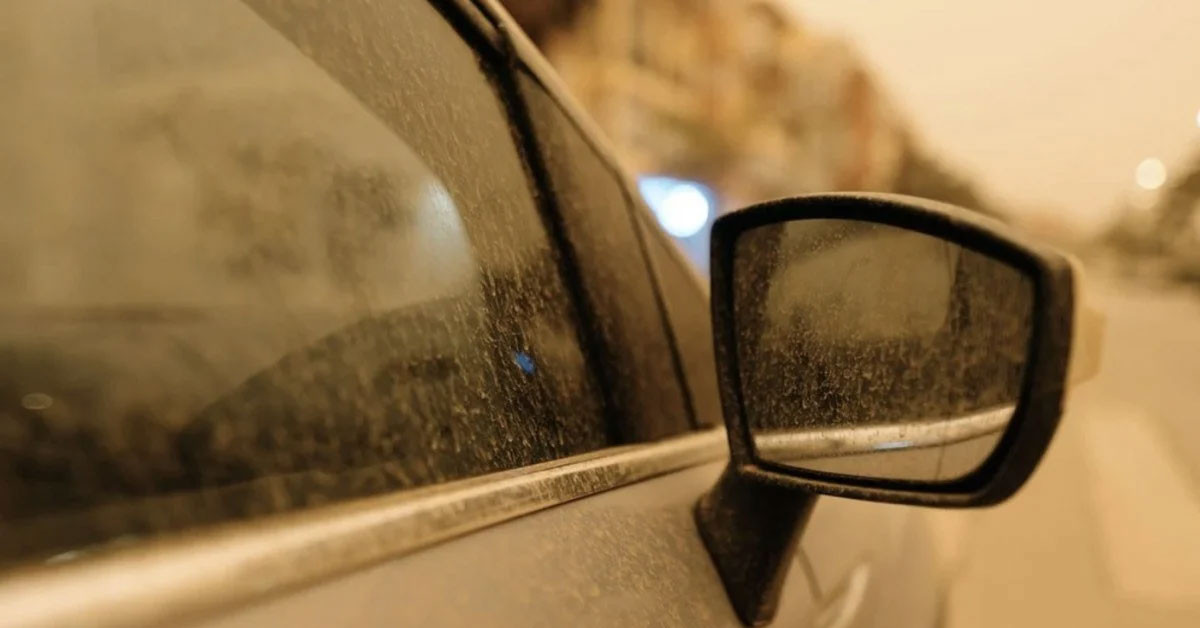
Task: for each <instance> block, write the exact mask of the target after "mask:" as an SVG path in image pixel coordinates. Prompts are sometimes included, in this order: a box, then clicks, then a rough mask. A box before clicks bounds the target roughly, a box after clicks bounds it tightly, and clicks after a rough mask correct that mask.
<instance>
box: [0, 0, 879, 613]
mask: <svg viewBox="0 0 1200 628" xmlns="http://www.w3.org/2000/svg"><path fill="white" fill-rule="evenodd" d="M5 10H6V11H8V12H9V16H8V17H10V18H12V19H11V20H10V21H9V23H11V24H17V25H19V26H18V27H17V28H16V29H15V31H16V32H17V33H18V34H19V35H20V36H21V39H19V40H18V41H21V42H22V45H21V46H18V47H17V52H19V53H20V54H17V55H14V56H12V57H10V58H9V62H8V63H9V64H10V65H11V66H12V68H13V69H14V70H15V75H16V76H18V77H19V78H18V82H17V85H18V89H16V90H14V91H13V92H12V93H10V94H9V95H8V96H6V97H5V98H6V99H7V101H6V102H5V101H0V102H5V104H6V106H5V109H6V110H8V111H9V112H13V113H14V114H19V118H20V120H21V125H20V126H16V125H13V126H10V127H9V128H8V129H7V130H6V133H5V137H6V138H9V139H8V140H7V141H10V142H12V146H11V148H12V150H9V151H6V154H8V155H10V156H11V155H18V154H19V155H24V156H26V157H27V159H25V160H20V161H15V160H11V159H10V160H9V161H8V162H6V163H5V164H4V167H5V168H6V169H7V170H8V174H9V175H10V176H9V177H8V180H11V181H17V182H19V183H18V184H15V185H14V186H13V188H12V189H13V190H14V195H13V197H14V198H15V199H17V201H16V202H17V205H15V207H18V208H26V209H29V208H35V207H36V208H40V209H42V210H47V211H48V214H49V215H42V214H38V213H37V212H35V211H33V210H32V209H29V211H11V212H9V213H7V214H6V215H5V218H4V219H5V220H6V221H9V224H8V225H7V227H8V228H6V229H5V230H4V232H5V234H6V240H5V241H4V251H5V253H6V255H7V256H8V260H9V261H10V262H11V263H10V264H9V265H7V268H9V269H10V271H9V273H8V275H7V276H6V281H8V282H9V285H8V286H6V288H7V290H6V294H7V295H8V297H9V299H8V302H7V303H6V307H5V309H6V311H7V316H6V321H7V322H6V325H5V327H6V330H7V331H6V336H7V338H6V339H5V341H4V343H3V347H4V351H5V355H6V360H5V361H4V362H5V364H6V367H5V368H6V370H7V371H8V372H7V374H6V376H5V377H4V378H3V379H4V380H5V386H6V387H7V389H8V390H6V394H5V397H6V400H5V403H6V404H8V405H9V406H10V407H9V408H8V410H7V412H6V414H5V420H6V425H5V434H4V438H5V442H4V448H3V455H4V459H5V464H4V466H3V468H4V469H5V470H6V472H5V479H4V486H5V491H4V493H5V495H6V498H5V505H4V516H3V522H4V523H3V525H4V528H5V531H4V534H3V535H2V536H0V538H3V539H5V541H4V542H3V545H2V549H3V557H4V559H5V562H6V563H8V564H9V565H10V566H11V569H10V570H9V573H8V574H6V575H5V576H3V581H2V582H0V599H3V600H4V604H3V606H4V608H6V609H13V610H12V611H11V615H10V618H12V620H13V621H14V622H15V623H17V624H28V625H61V624H62V623H81V622H82V623H90V624H98V625H126V624H156V623H168V624H171V623H175V622H177V621H180V620H184V619H187V620H189V621H199V622H201V623H211V624H212V625H231V626H232V625H264V624H267V625H272V624H285V623H286V624H300V625H327V624H329V623H334V622H343V623H352V624H357V625H371V624H375V623H379V624H388V625H394V624H396V623H401V624H404V623H410V622H411V623H415V622H417V621H421V622H423V623H431V624H434V625H461V624H479V623H485V624H486V623H490V624H501V625H531V624H532V625H561V624H563V623H572V624H585V625H612V624H614V623H633V624H635V625H640V624H681V625H691V624H699V625H737V624H738V620H737V618H736V616H735V615H734V614H733V611H732V609H731V608H730V606H729V604H728V601H727V599H726V597H725V594H724V590H723V588H722V585H721V582H720V579H719V578H718V576H717V574H716V572H715V570H714V569H713V567H712V564H711V561H710V560H709V558H708V555H707V553H706V551H705V549H704V547H703V545H702V544H701V542H700V540H699V537H698V536H697V534H696V530H695V526H694V523H693V521H692V514H691V513H692V506H693V505H694V503H695V501H696V499H697V498H698V497H699V495H700V494H701V493H702V492H703V491H704V490H705V489H706V488H707V487H708V486H710V485H711V483H712V481H713V480H714V478H715V477H716V475H717V473H718V472H719V470H720V466H721V464H722V462H721V460H722V459H723V455H724V453H723V452H724V447H723V435H722V434H721V433H720V432H719V430H715V429H706V428H709V427H710V426H713V425H716V424H718V421H719V414H718V413H719V407H718V406H717V405H716V401H715V400H716V397H715V392H716V391H715V384H713V383H712V382H713V381H714V380H713V379H712V377H711V363H706V362H705V360H706V359H709V360H710V359H711V344H710V342H709V339H708V338H703V337H702V336H703V335H704V329H705V324H706V323H705V320H706V319H705V318H704V317H702V316H695V315H694V313H692V312H690V308H692V307H695V306H693V305H688V304H687V301H682V300H680V298H679V297H678V294H676V295H675V296H672V294H673V291H674V292H675V293H678V292H680V291H682V292H684V293H689V294H692V293H693V291H694V289H695V286H694V285H691V286H689V285H688V284H686V283H680V280H679V278H678V277H676V278H675V280H672V279H670V273H671V272H678V270H679V269H675V270H671V269H670V268H667V267H666V265H665V264H663V263H661V261H660V262H658V263H652V262H651V261H649V260H648V258H647V252H648V250H647V248H648V249H649V252H650V253H653V254H654V255H659V254H658V253H654V250H655V247H661V246H662V244H663V242H662V241H661V239H659V236H658V235H655V234H654V233H652V232H651V231H649V230H648V225H647V224H645V223H643V222H641V220H642V215H641V214H639V213H638V211H637V208H636V206H635V205H634V204H633V202H632V199H631V196H630V188H629V186H628V185H627V184H626V183H625V182H624V181H623V180H622V178H621V176H620V175H619V173H618V172H617V171H616V170H615V169H614V166H613V165H612V162H611V159H609V158H608V157H607V156H606V155H605V154H604V151H603V149H602V148H600V147H599V146H598V140H597V139H596V137H595V136H594V134H591V133H589V132H587V131H586V129H585V128H584V127H586V122H584V121H582V120H581V119H580V116H579V115H578V114H577V113H574V112H573V111H572V110H571V108H570V107H569V106H566V105H563V104H562V102H561V100H562V97H561V95H560V94H558V93H557V92H556V89H555V88H554V87H553V79H552V78H550V77H549V76H548V75H547V74H546V73H545V72H544V70H542V69H540V66H539V63H538V60H537V58H536V56H535V54H534V53H532V52H531V51H529V50H526V49H524V48H523V46H524V44H522V43H521V40H520V37H519V35H517V34H515V33H513V32H512V31H508V32H507V37H506V32H505V29H503V28H501V29H497V28H496V27H495V25H496V21H497V20H503V19H504V18H503V16H502V15H499V14H498V13H495V12H494V8H492V7H491V6H490V5H485V6H484V7H482V9H479V8H477V7H474V6H472V5H468V4H465V3H428V4H427V3H425V2H407V3H403V2H396V3H371V2H357V1H356V2H342V3H337V4H331V3H320V2H286V3H285V2H276V1H273V0H254V1H251V2H246V3H241V2H236V1H234V0H222V1H219V2H204V3H201V2H196V1H191V2H185V1H182V0H181V1H179V2H174V3H172V4H170V5H165V4H163V3H152V2H148V1H147V0H125V1H123V2H117V3H112V2H105V3H99V2H96V3H80V4H79V5H77V6H75V7H74V8H73V9H72V10H70V11H65V12H52V11H49V10H48V9H45V8H44V7H40V6H39V3H34V2H26V3H15V4H12V5H9V6H8V7H7V8H6V9H5ZM17 118H18V116H17V115H14V116H11V117H9V118H7V119H8V120H9V121H10V122H9V124H10V125H12V120H15V119H17ZM18 233H25V234H27V237H26V238H25V239H23V240H22V239H19V238H15V237H13V234H18ZM11 269H18V270H17V271H13V270H11ZM651 270H653V271H654V272H650V271H651ZM693 296H694V294H693ZM705 351H707V352H708V356H709V357H708V358H705ZM614 489H615V490H614ZM582 498H587V499H582ZM829 501H831V500H824V501H823V502H822V503H825V502H829ZM876 508H878V507H876ZM820 513H821V511H820V510H818V515H820ZM522 515H524V516H522ZM518 517H519V518H518ZM818 518H820V517H819V516H818ZM834 519H838V518H837V517H834ZM844 519H845V517H842V518H841V519H838V520H844ZM811 537H812V534H810V535H808V536H806V539H807V538H811ZM818 538H820V537H818ZM806 544H807V541H806ZM829 549H830V551H831V552H834V553H836V552H837V548H832V547H831V548H829ZM799 562H800V563H801V566H802V567H804V568H799V569H795V570H793V573H792V575H791V577H789V579H788V582H787V585H786V590H785V598H784V605H783V608H782V609H781V615H780V616H779V619H778V622H777V623H778V624H779V625H810V624H811V623H812V622H813V621H817V620H819V619H820V618H821V617H825V616H832V617H835V618H837V617H841V615H836V614H835V615H829V610H828V605H827V604H825V603H824V601H823V598H824V600H825V601H827V600H829V599H833V597H831V595H827V594H824V593H822V591H821V588H820V586H819V583H818V582H817V580H816V579H815V578H812V577H811V576H812V571H813V570H812V569H811V568H810V566H809V565H807V564H805V556H804V555H803V554H802V555H801V556H800V558H799ZM822 606H825V608H822ZM822 613H824V614H822Z"/></svg>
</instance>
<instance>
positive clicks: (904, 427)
mask: <svg viewBox="0 0 1200 628" xmlns="http://www.w3.org/2000/svg"><path fill="white" fill-rule="evenodd" d="M1014 410H1015V407H1014V406H1013V405H1011V404H1008V405H1002V406H997V407H994V408H990V409H988V410H984V411H981V412H977V413H974V414H970V415H966V416H962V417H956V418H953V419H944V420H936V421H928V420H925V421H914V422H911V423H893V424H888V425H869V426H859V427H849V428H846V427H841V428H825V429H808V430H790V431H772V432H759V433H755V434H754V447H755V450H756V451H757V452H758V457H759V458H760V459H762V460H765V461H767V462H774V463H778V464H785V465H788V466H792V467H796V468H799V469H805V470H809V471H818V472H822V473H836V474H840V475H851V476H860V477H873V478H889V479H898V480H913V481H926V482H930V481H936V482H948V481H953V480H956V479H959V478H962V477H964V476H966V475H967V474H969V473H971V472H972V471H974V470H975V469H976V468H978V467H979V465H980V464H982V463H983V461H984V460H986V459H987V457H988V456H989V455H990V454H991V453H992V451H993V450H994V449H995V448H996V444H997V443H999V441H1000V437H1001V436H1002V435H1003V434H1004V430H1005V428H1006V427H1007V426H1008V422H1009V419H1010V418H1011V417H1012V415H1013V411H1014Z"/></svg>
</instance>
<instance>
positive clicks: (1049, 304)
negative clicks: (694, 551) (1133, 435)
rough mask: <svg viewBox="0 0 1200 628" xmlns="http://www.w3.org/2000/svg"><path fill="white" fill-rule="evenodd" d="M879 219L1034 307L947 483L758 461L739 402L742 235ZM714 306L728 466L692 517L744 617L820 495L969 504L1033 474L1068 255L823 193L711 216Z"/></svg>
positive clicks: (1064, 346) (899, 199)
mask: <svg viewBox="0 0 1200 628" xmlns="http://www.w3.org/2000/svg"><path fill="white" fill-rule="evenodd" d="M821 218H825V219H839V220H858V221H864V222H870V223H879V224H886V225H891V226H894V227H899V228H901V229H905V230H910V231H914V232H920V233H924V234H928V235H931V236H934V237H937V238H940V239H944V240H947V241H950V242H953V243H956V244H958V245H961V246H962V247H965V248H967V249H971V250H973V251H976V252H979V253H982V254H984V255H986V256H988V257H991V258H995V259H996V260H999V261H1002V262H1005V263H1006V264H1008V265H1010V266H1012V267H1014V268H1016V269H1018V270H1019V271H1020V272H1021V273H1023V274H1024V275H1025V276H1027V277H1029V278H1030V279H1031V280H1032V283H1033V293H1034V311H1033V312H1032V333H1031V337H1030V341H1029V342H1030V347H1029V353H1028V360H1027V362H1026V365H1025V371H1024V375H1023V379H1022V382H1021V388H1020V397H1019V399H1018V401H1017V404H1016V408H1015V411H1014V413H1013V415H1012V418H1011V420H1010V421H1009V424H1008V426H1007V428H1006V430H1005V432H1004V433H1003V436H1002V437H1001V438H1000V440H999V442H998V444H997V446H996V448H995V450H994V451H993V452H992V453H991V454H990V455H989V456H988V457H987V459H986V460H985V461H984V462H983V463H982V464H981V465H980V466H979V467H978V468H977V469H975V470H974V471H972V472H971V473H969V474H967V475H966V476H964V477H962V478H959V479H957V480H955V481H952V482H943V483H922V482H912V481H905V480H891V479H882V478H861V477H831V476H829V475H828V474H822V473H815V472H806V471H804V470H801V469H796V468H794V467H786V466H783V465H779V464H775V463H772V462H770V461H766V460H762V459H760V458H759V457H758V456H757V455H756V453H755V451H754V447H753V446H752V441H751V434H750V427H749V425H748V421H747V417H746V414H745V405H744V402H743V401H744V400H743V398H742V395H743V388H742V384H741V380H740V375H739V368H738V351H737V347H736V334H735V325H734V307H733V303H734V284H733V281H734V273H733V268H734V253H735V245H736V243H737V241H738V237H739V236H740V235H741V234H743V233H744V232H746V231H748V230H750V229H754V228H756V227H762V226H766V225H772V224H777V223H783V222H789V221H794V220H805V219H821ZM711 260H712V262H711V281H712V284H711V285H712V289H711V306H712V319H713V334H714V345H715V347H714V348H715V354H716V362H717V370H718V381H719V384H720V392H721V403H722V410H723V413H724V416H725V423H726V428H727V433H728V439H729V448H730V460H729V466H728V467H727V468H726V470H725V472H724V473H723V475H722V476H721V479H720V480H719V481H718V483H717V485H716V486H714V488H713V489H712V490H711V491H710V492H709V493H707V494H706V495H705V496H704V497H703V498H701V500H700V502H699V503H698V504H697V506H696V520H697V523H698V525H699V527H700V532H701V536H702V537H703V538H704V541H705V544H706V545H707V547H708V549H709V552H710V553H711V554H712V556H713V559H714V562H715V563H716V566H717V568H718V571H719V572H720V573H721V577H722V579H723V580H724V582H725V585H726V589H727V591H728V592H729V594H730V599H731V601H732V602H733V604H734V607H735V609H736V610H737V612H738V614H739V616H740V617H741V619H742V620H743V621H744V622H746V623H747V624H751V625H758V624H761V623H765V622H766V621H769V620H770V618H771V617H773V616H774V612H775V607H776V606H777V602H778V595H779V590H780V587H781V585H782V582H783V577H784V575H785V574H786V567H787V565H788V564H789V562H790V560H791V555H792V553H793V552H794V548H795V545H796V543H797V541H798V539H799V534H800V532H801V529H802V527H803V524H804V522H805V520H806V519H807V517H808V514H809V513H810V512H811V509H812V505H813V502H814V501H815V498H816V496H817V495H819V494H824V495H832V496H837V497H849V498H854V499H864V500H871V501H880V502H891V503H899V504H916V505H925V506H938V507H971V506H986V505H990V504H995V503H998V502H1000V501H1003V500H1004V499H1006V498H1008V497H1009V496H1011V495H1012V494H1013V493H1014V492H1016V491H1017V489H1019V488H1020V487H1021V486H1022V485H1023V484H1024V483H1025V481H1026V480H1027V479H1028V478H1029V476H1030V474H1032V472H1033V470H1034V468H1035V467H1036V466H1037V463H1038V461H1039V460H1040V459H1041V457H1042V454H1043V453H1044V452H1045V450H1046V447H1047V446H1048V445H1049V442H1050V439H1051V438H1052V437H1053V435H1054V432H1055V429H1056V428H1057V425H1058V421H1059V417H1060V416H1061V413H1062V403H1063V395H1064V390H1065V386H1066V380H1067V367H1068V361H1069V357H1070V349H1071V336H1072V320H1073V313H1074V285H1073V280H1074V277H1073V274H1072V269H1071V266H1070V263H1069V261H1068V260H1067V258H1066V257H1065V256H1063V255H1061V254H1059V253H1057V252H1055V251H1054V250H1052V249H1050V248H1048V247H1045V246H1042V245H1039V244H1036V243H1033V242H1031V241H1029V240H1028V239H1026V238H1024V237H1022V236H1020V235H1019V234H1016V233H1015V232H1013V231H1012V230H1011V229H1009V228H1008V227H1006V226H1005V225H1003V224H1002V223H999V222H997V221H995V220H993V219H990V218H988V217H985V216H982V215H980V214H978V213H975V212H971V211H968V210H965V209H961V208H958V207H954V206H950V205H946V204H943V203H937V202H933V201H927V200H923V199H917V198H911V197H903V196H896V195H884V194H858V193H846V194H824V195H813V196H804V197H798V198H791V199H783V200H778V201H771V202H767V203H763V204H760V205H755V206H752V207H749V208H746V209H743V210H740V211H737V212H734V213H731V214H727V215H725V216H722V217H721V218H719V219H718V220H717V221H716V223H715V224H714V226H713V230H712V240H711Z"/></svg>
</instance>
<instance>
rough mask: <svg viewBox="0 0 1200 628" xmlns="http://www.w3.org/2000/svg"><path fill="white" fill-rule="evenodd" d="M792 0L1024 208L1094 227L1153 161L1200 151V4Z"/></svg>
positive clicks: (963, 163)
mask: <svg viewBox="0 0 1200 628" xmlns="http://www.w3.org/2000/svg"><path fill="white" fill-rule="evenodd" d="M791 1H792V2H793V4H794V5H795V6H796V7H798V8H799V10H800V12H801V15H802V16H803V17H804V18H806V19H807V21H808V22H809V23H810V24H812V25H813V26H818V27H821V28H822V30H832V31H836V32H841V33H844V34H846V35H848V36H849V37H850V38H851V39H852V40H853V41H854V42H855V43H856V44H857V46H858V47H859V49H860V50H861V52H862V53H863V55H864V56H865V57H866V59H867V61H868V63H869V64H870V65H871V66H872V67H873V68H874V69H875V71H876V74H877V75H878V77H879V79H880V80H881V82H882V83H883V85H884V86H885V88H886V89H887V91H888V93H889V94H890V95H891V96H892V97H893V99H894V100H895V101H896V103H897V105H899V107H900V108H901V110H903V111H904V112H905V114H906V115H907V117H908V118H909V119H910V120H911V121H912V122H913V123H914V125H915V126H916V128H917V130H918V134H919V136H921V137H922V138H924V140H925V143H926V144H927V145H928V146H929V148H931V149H933V150H934V152H935V153H937V154H939V155H941V156H942V157H944V158H946V160H947V161H948V162H951V163H954V164H955V165H956V166H958V167H959V168H960V169H961V170H963V171H964V172H965V173H966V174H968V175H971V176H973V177H974V178H975V179H976V180H978V181H980V182H981V183H982V184H983V187H984V189H985V191H986V192H987V193H988V194H989V195H990V196H992V197H993V198H995V199H996V200H998V201H1001V202H1004V203H1007V204H1009V205H1012V206H1014V209H1020V210H1022V211H1025V210H1031V211H1054V212H1056V213H1058V215H1059V216H1061V217H1062V218H1063V219H1064V220H1066V221H1069V222H1072V223H1076V224H1078V225H1079V226H1081V227H1084V228H1088V227H1092V228H1094V227H1097V226H1099V225H1100V224H1102V223H1103V221H1105V220H1107V219H1109V217H1110V216H1111V210H1112V209H1113V207H1114V206H1115V204H1116V202H1117V200H1118V199H1120V198H1122V197H1123V196H1126V195H1130V194H1135V193H1137V190H1138V189H1137V188H1136V186H1135V184H1134V170H1135V168H1136V167H1137V165H1138V163H1140V162H1141V161H1142V160H1143V159H1145V158H1148V157H1157V158H1160V159H1161V160H1162V161H1163V162H1164V163H1166V165H1167V172H1168V176H1169V175H1170V174H1172V173H1173V172H1175V171H1176V169H1177V167H1178V165H1179V163H1180V162H1181V161H1182V160H1183V159H1184V158H1185V157H1186V156H1188V155H1190V154H1193V153H1195V152H1200V128H1198V126H1197V122H1198V121H1197V115H1198V112H1200V0H1095V1H1091V2H1084V1H1081V0H1005V1H1002V2H970V1H962V0H957V1H955V0H791ZM1143 194H1147V193H1143Z"/></svg>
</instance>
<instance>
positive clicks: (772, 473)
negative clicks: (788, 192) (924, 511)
mask: <svg viewBox="0 0 1200 628" xmlns="http://www.w3.org/2000/svg"><path fill="white" fill-rule="evenodd" d="M711 272H712V291H711V294H712V316H713V333H714V336H715V338H714V342H715V349H716V356H717V369H718V378H719V381H720V386H721V399H722V406H723V411H724V414H725V423H726V427H727V431H728V438H729V447H730V462H729V465H728V467H727V468H726V469H725V471H724V473H723V474H722V476H721V478H720V480H719V481H718V482H717V484H716V486H715V487H714V488H713V489H712V490H711V491H709V492H708V493H707V494H705V495H704V496H703V497H702V498H701V500H700V502H699V503H698V504H697V506H696V520H697V523H698V525H699V527H700V532H701V536H702V537H703V539H704V542H705V545H706V546H707V547H708V550H709V552H710V553H711V554H712V556H713V560H714V562H715V564H716V566H717V569H718V571H719V572H720V574H721V577H722V579H723V581H724V583H725V586H726V589H727V591H728V592H729V595H730V599H731V601H732V602H733V605H734V607H735V608H736V610H737V612H738V614H739V615H740V616H741V618H742V620H743V621H745V622H746V623H747V624H752V625H757V624H761V623H764V622H766V621H768V620H769V619H770V618H771V617H772V616H773V615H774V612H775V608H776V605H777V602H778V596H779V591H780V588H781V586H782V582H783V577H784V576H785V574H786V568H787V565H788V564H789V563H790V560H791V556H792V553H793V552H794V550H795V545H796V542H797V540H798V539H799V535H800V533H801V530H802V527H803V524H804V522H805V521H806V520H807V517H808V515H809V513H810V512H811V510H812V505H813V503H814V501H815V498H816V495H818V494H826V495H834V496H839V497H850V498H857V499H866V500H873V501H883V502H894V503H902V504H920V505H929V506H948V507H963V506H982V505H988V504H994V503H997V502H1000V501H1002V500H1004V499H1006V498H1007V497H1009V496H1010V495H1012V494H1013V493H1014V492H1015V491H1016V490H1017V489H1018V488H1020V486H1021V485H1022V484H1023V483H1024V482H1025V481H1026V479H1028V477H1029V475H1030V474H1031V473H1032V472H1033V469H1034V467H1035V466H1036V465H1037V463H1038V461H1039V460H1040V459H1041V457H1042V454H1043V453H1044V452H1045V450H1046V447H1047V446H1048V444H1049V442H1050V438H1051V436H1053V434H1054V430H1055V428H1056V426H1057V424H1058V420H1059V416H1060V414H1061V412H1062V401H1063V392H1064V388H1065V385H1066V378H1067V366H1068V358H1069V354H1070V346H1071V331H1072V320H1073V309H1074V303H1073V275H1072V272H1071V267H1070V264H1069V262H1068V260H1067V258H1066V257H1065V256H1063V255H1060V254H1058V253H1056V252H1054V251H1052V250H1049V249H1047V248H1044V247H1041V246H1038V245H1035V244H1033V243H1030V242H1028V241H1026V240H1024V239H1023V238H1021V237H1019V236H1018V235H1016V234H1014V233H1012V232H1010V231H1009V230H1008V229H1007V228H1006V227H1005V226H1004V225H1002V224H1000V223H998V222H995V221H993V220H991V219H989V218H986V217H983V216H981V215H979V214H976V213H973V212H969V211H967V210H964V209H960V208H957V207H953V206H949V205H944V204H941V203H935V202H931V201H924V200H920V199H915V198H908V197H902V196H892V195H867V194H832V195H819V196H807V197H800V198H794V199H786V200H781V201H774V202H770V203H765V204H762V205H756V206H753V207H750V208H747V209H744V210H741V211H739V212H735V213H732V214H728V215H726V216H723V217H721V218H720V219H719V220H717V222H716V223H715V224H714V226H713V232H712V266H711Z"/></svg>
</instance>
